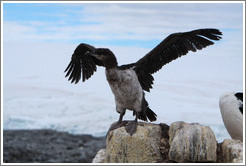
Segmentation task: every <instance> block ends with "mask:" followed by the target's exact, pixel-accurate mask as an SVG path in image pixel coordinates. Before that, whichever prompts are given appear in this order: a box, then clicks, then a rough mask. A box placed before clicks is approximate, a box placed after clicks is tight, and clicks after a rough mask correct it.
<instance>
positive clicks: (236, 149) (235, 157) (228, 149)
mask: <svg viewBox="0 0 246 166" xmlns="http://www.w3.org/2000/svg"><path fill="white" fill-rule="evenodd" d="M221 154H222V157H221V159H222V161H221V162H223V163H242V162H243V143H242V142H241V141H240V140H233V139H226V140H224V141H223V142H222V143H221Z"/></svg>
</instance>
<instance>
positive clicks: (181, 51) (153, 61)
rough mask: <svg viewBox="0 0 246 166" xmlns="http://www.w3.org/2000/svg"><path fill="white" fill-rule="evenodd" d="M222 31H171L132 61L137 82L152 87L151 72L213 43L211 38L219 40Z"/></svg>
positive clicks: (143, 86)
mask: <svg viewBox="0 0 246 166" xmlns="http://www.w3.org/2000/svg"><path fill="white" fill-rule="evenodd" d="M221 35H222V33H221V32H220V31H219V30H217V29H198V30H194V31H189V32H184V33H173V34H171V35H169V36H168V37H167V38H165V39H164V40H163V41H162V42H161V43H160V44H158V45H157V46H156V47H155V48H154V49H153V50H151V51H150V52H149V53H147V54H146V55H145V56H144V57H143V58H141V59H140V60H138V61H137V62H136V63H134V66H136V67H135V71H136V73H137V74H138V79H139V82H140V83H141V86H142V88H143V89H144V90H146V91H149V90H150V89H151V88H152V84H153V80H154V78H153V77H152V75H151V74H153V73H155V72H157V71H158V70H160V69H161V68H162V67H163V66H164V65H165V64H167V63H169V62H171V61H172V60H175V59H177V58H178V57H181V56H182V55H186V54H187V53H188V52H189V51H193V52H195V51H196V50H201V49H203V48H205V47H207V46H209V45H212V44H214V43H213V42H212V40H220V39H221ZM131 65H132V64H131Z"/></svg>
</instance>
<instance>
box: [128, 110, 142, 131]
mask: <svg viewBox="0 0 246 166" xmlns="http://www.w3.org/2000/svg"><path fill="white" fill-rule="evenodd" d="M138 115H139V113H138V112H137V111H136V118H135V120H134V121H132V122H128V123H127V124H126V126H125V129H126V132H128V133H129V134H130V135H131V136H132V135H133V134H134V133H135V132H136V130H137V125H138Z"/></svg>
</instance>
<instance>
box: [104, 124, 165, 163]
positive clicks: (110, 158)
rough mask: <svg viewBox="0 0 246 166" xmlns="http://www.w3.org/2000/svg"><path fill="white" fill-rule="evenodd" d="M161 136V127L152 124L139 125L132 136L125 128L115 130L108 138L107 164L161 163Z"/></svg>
mask: <svg viewBox="0 0 246 166" xmlns="http://www.w3.org/2000/svg"><path fill="white" fill-rule="evenodd" d="M161 135H162V131H161V127H160V125H155V124H150V123H139V125H138V129H137V132H136V133H135V134H133V135H132V136H129V134H128V133H127V132H126V130H125V128H124V127H121V128H119V129H117V130H113V131H111V132H110V133H109V134H108V136H107V140H106V145H107V146H106V151H105V152H106V156H105V157H106V158H105V162H108V163H112V162H113V163H115V162H117V163H136V162H140V163H146V162H161V161H162V160H163V159H162V155H161V152H160V147H161Z"/></svg>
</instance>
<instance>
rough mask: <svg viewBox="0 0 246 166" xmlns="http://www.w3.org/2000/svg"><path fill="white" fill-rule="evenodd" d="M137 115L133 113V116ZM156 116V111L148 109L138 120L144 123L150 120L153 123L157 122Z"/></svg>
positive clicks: (142, 112) (140, 114) (139, 115)
mask: <svg viewBox="0 0 246 166" xmlns="http://www.w3.org/2000/svg"><path fill="white" fill-rule="evenodd" d="M135 114H136V113H135V112H134V111H133V115H135ZM156 116H157V115H156V114H155V113H154V111H152V110H151V109H150V108H149V107H147V108H146V110H145V111H141V112H139V114H138V119H141V120H143V121H148V119H149V120H150V121H151V122H153V121H156Z"/></svg>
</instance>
